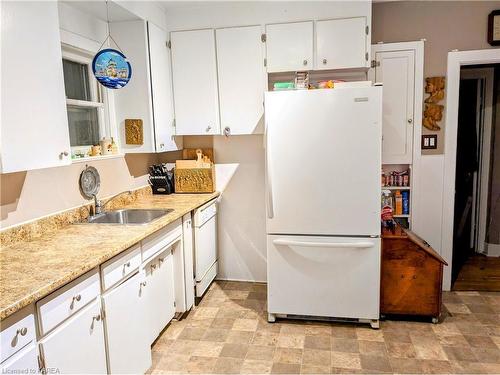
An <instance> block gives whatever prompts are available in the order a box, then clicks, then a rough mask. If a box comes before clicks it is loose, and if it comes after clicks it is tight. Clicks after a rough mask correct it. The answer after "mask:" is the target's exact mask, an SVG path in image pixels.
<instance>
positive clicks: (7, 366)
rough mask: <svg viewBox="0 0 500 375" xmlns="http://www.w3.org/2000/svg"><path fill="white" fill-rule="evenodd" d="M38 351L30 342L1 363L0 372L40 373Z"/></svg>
mask: <svg viewBox="0 0 500 375" xmlns="http://www.w3.org/2000/svg"><path fill="white" fill-rule="evenodd" d="M38 373H39V369H38V351H37V347H36V345H35V344H34V343H33V344H30V345H28V346H27V347H26V348H24V349H23V350H21V351H20V352H18V353H16V354H15V355H13V356H12V357H10V358H9V360H7V361H5V362H4V363H2V364H1V365H0V374H38Z"/></svg>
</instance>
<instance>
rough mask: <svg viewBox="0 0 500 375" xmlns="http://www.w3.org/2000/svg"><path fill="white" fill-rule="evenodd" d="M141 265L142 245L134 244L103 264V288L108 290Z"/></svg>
mask: <svg viewBox="0 0 500 375" xmlns="http://www.w3.org/2000/svg"><path fill="white" fill-rule="evenodd" d="M140 265H141V246H140V245H139V244H137V245H134V246H133V247H131V248H130V249H128V250H127V251H125V252H124V253H122V254H120V255H117V256H115V257H114V258H112V259H110V260H108V261H107V262H106V263H104V264H103V265H101V277H102V288H103V290H107V289H109V288H111V287H112V286H113V285H115V284H116V283H118V282H119V281H121V280H123V279H125V278H126V277H127V276H129V275H131V274H132V273H133V272H134V271H136V270H137V269H138V268H139V266H140Z"/></svg>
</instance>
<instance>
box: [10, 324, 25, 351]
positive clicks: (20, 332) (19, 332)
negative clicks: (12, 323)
mask: <svg viewBox="0 0 500 375" xmlns="http://www.w3.org/2000/svg"><path fill="white" fill-rule="evenodd" d="M27 333H28V328H26V327H23V328H19V329H18V330H17V331H16V334H15V336H14V337H13V338H12V341H11V342H10V346H12V347H13V348H14V347H15V346H16V345H17V343H18V341H19V335H21V336H25V335H26V334H27Z"/></svg>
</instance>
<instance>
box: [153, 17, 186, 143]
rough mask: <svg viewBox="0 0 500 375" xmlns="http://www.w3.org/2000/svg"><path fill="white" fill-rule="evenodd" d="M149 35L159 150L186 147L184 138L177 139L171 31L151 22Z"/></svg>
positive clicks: (154, 114) (155, 127) (156, 135)
mask: <svg viewBox="0 0 500 375" xmlns="http://www.w3.org/2000/svg"><path fill="white" fill-rule="evenodd" d="M148 37H149V39H148V41H149V66H150V68H151V97H152V101H153V122H154V131H155V145H156V151H157V152H165V151H174V150H178V149H179V148H182V141H181V140H180V139H175V138H173V136H174V103H173V95H172V75H171V70H170V53H169V51H168V47H167V41H168V37H167V32H166V31H165V30H162V29H160V28H159V27H158V26H156V25H155V24H154V23H151V22H148Z"/></svg>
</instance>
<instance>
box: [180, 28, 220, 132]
mask: <svg viewBox="0 0 500 375" xmlns="http://www.w3.org/2000/svg"><path fill="white" fill-rule="evenodd" d="M170 35H171V43H172V44H171V48H172V50H171V51H172V74H173V87H174V95H175V96H174V98H175V100H174V107H175V125H176V134H178V135H195V134H198V135H201V134H207V135H208V134H220V126H219V99H218V92H217V63H216V58H215V35H214V30H194V31H176V32H172V33H171V34H170Z"/></svg>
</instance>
